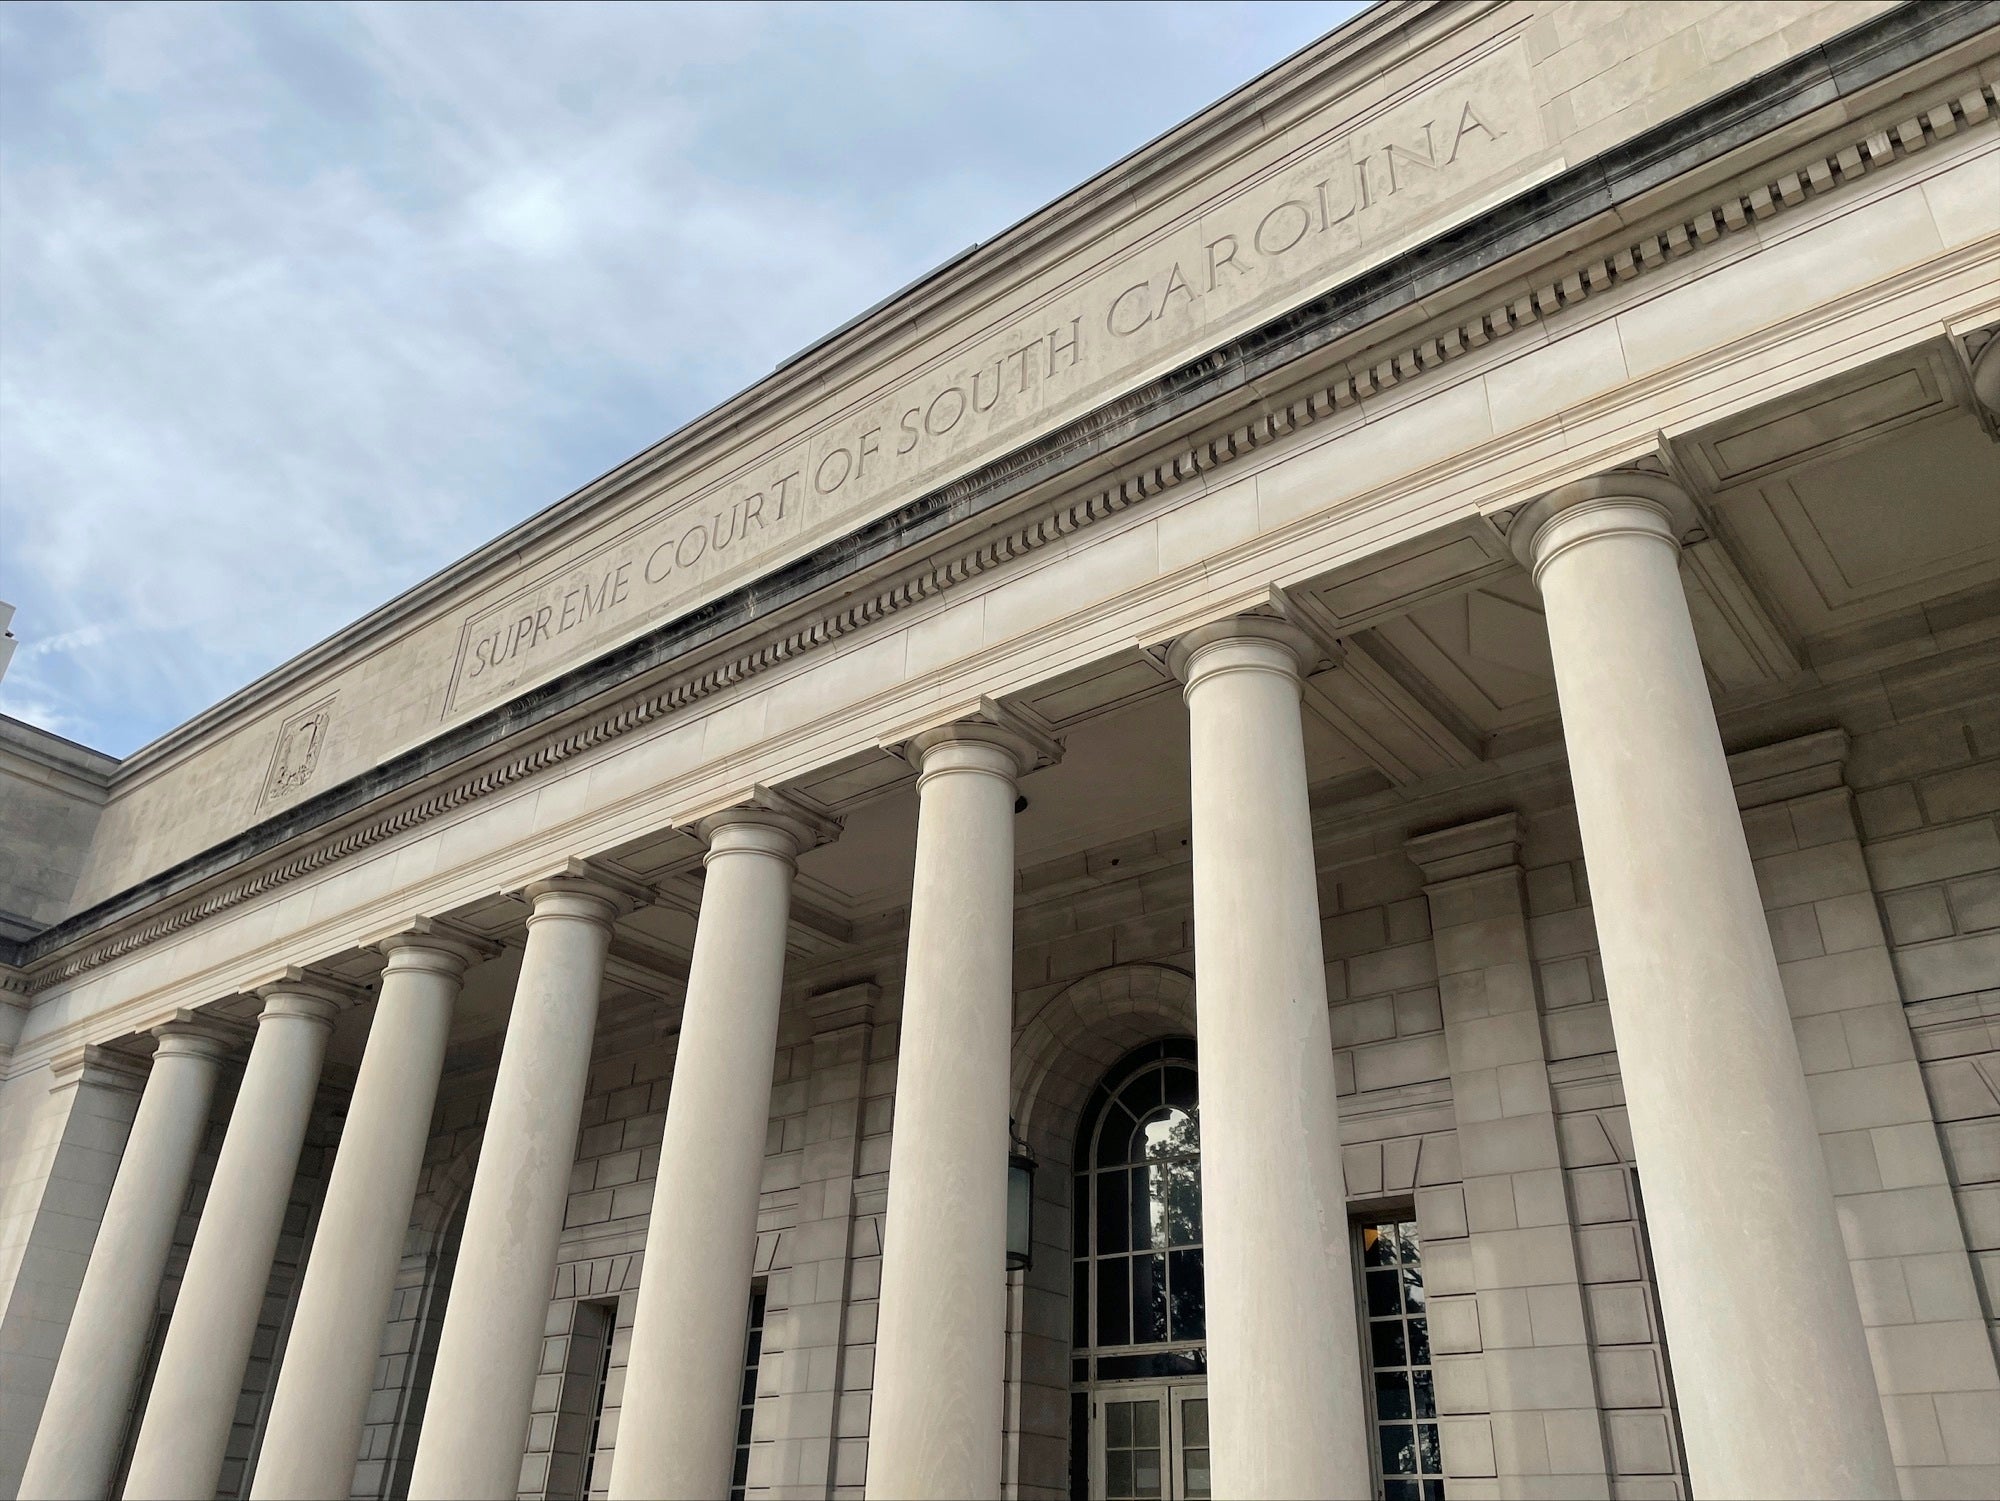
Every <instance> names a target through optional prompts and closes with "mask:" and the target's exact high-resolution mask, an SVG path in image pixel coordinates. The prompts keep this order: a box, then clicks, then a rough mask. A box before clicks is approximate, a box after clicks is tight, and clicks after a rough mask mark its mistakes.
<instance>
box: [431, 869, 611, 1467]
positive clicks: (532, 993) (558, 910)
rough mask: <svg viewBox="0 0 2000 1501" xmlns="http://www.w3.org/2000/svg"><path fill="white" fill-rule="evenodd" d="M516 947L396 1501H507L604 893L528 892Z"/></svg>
mask: <svg viewBox="0 0 2000 1501" xmlns="http://www.w3.org/2000/svg"><path fill="white" fill-rule="evenodd" d="M529 896H530V899H531V900H532V901H533V903H534V911H533V913H532V915H531V916H530V917H529V918H528V946H527V951H526V952H525V953H524V954H523V955H522V958H521V976H520V979H519V981H518V982H517V983H516V985H515V987H514V1010H513V1014H512V1015H511V1016H510V1017H509V1018H508V1021H507V1040H506V1043H505V1044H504V1045H503V1046H502V1048H501V1052H500V1070H499V1074H498V1076H497V1077H496V1078H495V1079H494V1082H493V1103H492V1107H491V1109H490V1110H489V1112H488V1115H487V1120H486V1134H485V1136H484V1138H483V1139H482V1140H481V1142H480V1146H479V1169H478V1172H477V1173H476V1174H475V1175H474V1177H473V1180H472V1195H471V1199H470V1201H469V1202H468V1204H467V1206H466V1212H465V1230H464V1234H463V1237H462V1239H461V1240H460V1243H459V1252H458V1266H457V1268H456V1270H455V1271H454V1272H453V1275H452V1285H451V1301H450V1303H449V1304H448V1305H447V1307H446V1309H445V1316H444V1330H443V1332H442V1333H441V1334H440V1335H439V1338H438V1353H437V1363H436V1365H435V1366H434V1367H433V1368H432V1372H431V1389H430V1397H429V1400H428V1403H427V1405H426V1407H425V1410H424V1426H423V1432H422V1435H421V1436H420V1437H419V1439H418V1441H417V1460H416V1466H415V1468H414V1470H413V1472H412V1474H411V1478H410V1494H411V1495H412V1496H414V1497H418V1498H429V1497H467V1498H474V1501H476V1498H482V1497H492V1496H511V1495H513V1494H514V1491H515V1488H516V1486H517V1485H518V1484H519V1481H520V1470H521V1452H522V1449H523V1446H524V1444H525V1441H526V1436H527V1431H528V1413H529V1410H530V1409H531V1407H532V1406H533V1404H534V1392H535V1376H536V1373H537V1371H538V1369H539V1367H540V1358H541V1345H542V1327H543V1324H544V1322H545V1320H546V1318H547V1314H548V1305H549V1293H550V1288H551V1287H552V1286H553V1284H554V1281H555V1268H556V1246H557V1242H558V1241H559V1240H560V1238H561V1236H562V1223H563V1208H564V1206H565V1204H566V1203H567V1202H568V1198H569V1170H570V1166H571V1164H572V1163H573V1162H574V1161H575V1159H576V1138H577V1131H578V1128H579V1125H580V1121H581V1116H582V1112H583V1095H584V1089H585V1086H586V1085H587V1083H588V1082H589V1077H590V1048H591V1041H592V1038H593V1037H594V1036H595V1033H596V1028H597V1003H598V999H599V994H600V992H601V990H602V988H603V980H604V956H605V953H606V951H607V949H608V948H609V947H610V943H611V924H612V920H613V919H614V918H615V917H616V916H617V915H618V912H619V910H620V903H619V900H618V897H617V895H616V894H615V893H613V892H611V891H609V890H607V889H606V888H603V887H600V886H596V885H594V884H592V883H589V882H586V881H579V880H575V879H572V878H569V877H561V878H558V879H556V880H553V881H546V882H542V883H540V884H538V885H536V886H534V887H531V888H530V890H529Z"/></svg>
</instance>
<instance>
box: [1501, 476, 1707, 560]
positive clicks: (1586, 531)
mask: <svg viewBox="0 0 2000 1501" xmlns="http://www.w3.org/2000/svg"><path fill="white" fill-rule="evenodd" d="M1646 512H1651V513H1652V515H1653V516H1654V518H1655V519H1654V520H1653V521H1651V522H1650V523H1648V522H1643V521H1640V522H1636V524H1635V517H1636V516H1638V515H1642V514H1644V513H1646ZM1700 521H1701V517H1700V514H1699V513H1698V512H1697V511H1696V510H1695V507H1694V502H1693V501H1692V500H1690V499H1688V496H1687V492H1686V491H1685V490H1683V489H1681V487H1680V486H1679V485H1677V484H1675V483H1674V482H1673V481H1672V480H1670V479H1668V478H1667V477H1666V476H1665V475H1663V474H1648V473H1646V472H1644V471H1643V470H1638V469H1614V470H1612V471H1611V472H1610V473H1608V474H1593V475H1592V476H1590V478H1588V479H1580V480H1576V481H1573V482H1572V483H1570V484H1567V485H1563V486H1560V487H1559V488H1557V489H1554V490H1551V491H1549V493H1548V494H1546V495H1543V496H1540V497H1538V498H1537V499H1535V500H1531V501H1529V502H1528V503H1527V504H1526V505H1525V506H1523V507H1522V508H1521V509H1520V510H1518V511H1516V512H1515V513H1514V520H1513V524H1512V525H1510V526H1509V527H1508V528H1507V542H1508V545H1509V546H1511V547H1512V548H1513V550H1514V556H1515V557H1516V558H1517V559H1519V560H1520V564H1521V566H1522V567H1523V568H1525V569H1527V570H1528V572H1529V573H1531V574H1533V575H1534V576H1535V577H1536V578H1537V580H1539V579H1540V577H1541V571H1542V569H1543V568H1544V567H1546V566H1547V564H1548V561H1549V559H1550V558H1552V557H1554V556H1555V555H1556V554H1557V553H1558V552H1561V551H1562V550H1563V549H1564V548H1566V547H1569V546H1570V545H1572V544H1574V543H1577V542H1582V541H1586V540H1588V539H1589V538H1591V537H1594V536H1601V535H1604V534H1606V533H1612V532H1633V531H1640V530H1644V531H1649V532H1651V533H1652V534H1654V535H1656V536H1658V537H1659V538H1660V539H1661V540H1662V541H1664V542H1666V543H1668V544H1669V545H1670V546H1672V547H1674V548H1675V549H1676V550H1678V549H1679V547H1680V541H1681V538H1682V537H1684V536H1686V535H1687V534H1688V533H1689V532H1690V531H1692V530H1694V528H1695V527H1696V526H1698V525H1699V524H1700Z"/></svg>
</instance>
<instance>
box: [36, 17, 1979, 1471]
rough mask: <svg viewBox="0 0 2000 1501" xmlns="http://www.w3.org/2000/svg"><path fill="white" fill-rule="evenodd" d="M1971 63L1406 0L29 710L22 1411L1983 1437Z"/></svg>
mask: <svg viewBox="0 0 2000 1501" xmlns="http://www.w3.org/2000/svg"><path fill="white" fill-rule="evenodd" d="M1996 83H2000V5H1996V4H1993V3H1990V0H1984V3H1974V0H1941V3H1931V4H1905V5H1897V4H1878V3H1872V0H1871V3H1838V4H1836V3H1821V0H1783V3H1769V4H1722V3H1706V0H1697V3H1687V4H1673V5H1667V4H1647V5H1640V4H1619V3H1601V4H1587V3H1574V0H1571V3H1560V4H1558V3H1548V0H1402V3H1397V0H1388V3H1384V4H1381V5H1378V6H1376V7H1374V8H1373V9H1371V10H1369V11H1367V12H1365V13H1364V14H1363V15H1362V16H1360V17H1359V18H1357V19H1356V20H1354V21H1353V22H1351V23H1349V24H1347V25H1345V26H1343V27H1341V28H1340V29H1338V30H1337V31H1335V32H1333V33H1331V34H1330V35H1328V36H1327V37H1325V38H1324V39H1323V40H1321V41H1320V42H1319V43H1317V44H1315V45H1314V46H1312V47H1310V48H1308V49H1307V50H1305V51H1304V52H1302V53H1300V54H1299V55H1297V56H1296V57H1294V58H1292V59H1290V60H1288V61H1287V62H1285V63H1283V64H1281V65H1280V66H1279V67H1277V68H1275V69H1273V70H1272V71H1271V72H1270V73H1268V74H1266V75H1264V76H1263V77H1261V78H1259V79H1257V80H1255V81H1254V82H1252V83H1250V84H1248V85H1246V86H1245V87H1244V88H1243V89H1241V90H1240V91H1238V92H1237V93H1236V94H1234V95H1232V96H1231V97H1229V98H1227V99H1225V100H1223V101H1222V102H1220V103H1219V104H1217V105H1215V106H1214V107H1213V108H1211V109H1209V110H1207V111H1206V112H1204V113H1203V114H1201V115H1199V116H1197V117H1195V118H1194V119H1192V120H1190V121H1188V122H1187V123H1186V124H1185V125H1183V126H1181V127H1179V128H1178V129H1176V130H1175V131H1173V132H1171V133H1170V134H1168V135H1166V136H1164V137H1162V138H1161V139H1159V140H1158V141H1155V142H1154V143H1153V144H1151V145H1149V146H1147V147H1146V148H1144V149H1143V150H1141V151H1139V152H1138V153H1136V154H1135V155H1133V156H1132V157H1131V158H1129V159H1127V160H1126V161H1123V162H1121V163H1118V164H1117V165H1116V166H1114V167H1112V168H1111V169H1109V170H1108V171H1106V172H1105V173H1104V174H1102V175H1101V176H1099V177H1097V178H1095V179H1093V180H1092V181H1090V182H1088V183H1086V184H1084V185H1083V186H1082V187H1080V188H1078V189H1077V190H1076V191H1075V192H1073V193H1071V194H1069V195H1068V196H1066V197H1064V198H1063V199H1061V200H1060V201H1058V202H1057V203H1055V204H1053V205H1051V206H1050V207H1049V208H1047V209H1046V210H1044V211H1042V212H1040V213H1038V214H1037V215H1035V216H1033V217H1032V218H1029V219H1027V220H1025V221H1023V222H1022V223H1021V224H1019V225H1016V226H1015V227H1014V228H1012V229H1010V230H1008V231H1007V232H1006V233H1004V234H1002V235H1000V236H998V237H996V238H995V239H993V240H992V241H990V242H988V243H987V244H985V245H983V246H981V247H979V248H978V249H977V250H975V251H973V252H971V253H969V254H967V255H966V256H964V257H961V258H960V259H958V260H956V261H954V262H952V263H950V264H949V265H947V266H946V267H943V268H941V269H940V270H939V271H937V272H936V273H934V274H933V275H931V276H930V277H928V278H927V279H925V280H924V281H922V282H921V283H919V284H917V285H916V286H914V287H912V288H911V289H909V290H907V291H906V292H904V293H901V294H899V295H898V296H897V297H896V298H894V299H892V300H891V301H889V302H888V303H885V304H884V305H882V306H881V307H878V308H876V309H874V310H871V311H870V312H869V313H867V314H866V315H864V316H863V317H861V318H859V319H857V320H855V321H854V322H853V323H851V324H849V325H847V326H846V327H844V328H842V329H840V330H838V331H837V332H835V333H834V334H832V335H830V336H828V338H826V339H825V340H823V341H822V342H821V343H819V344H817V345H815V346H813V347H812V348H810V349H808V350H807V351H805V352H804V353H802V354H800V355H799V356H797V357H796V358H795V359H794V360H792V361H790V362H789V363H787V364H786V365H784V366H782V367H781V368H780V369H779V370H777V371H776V372H775V373H773V374H772V375H771V376H770V377H769V378H767V379H766V380H765V381H763V382H762V383H760V384H759V385H757V386H756V387H754V388H753V389H751V390H749V391H747V392H745V393H744V394H743V395H741V396H740V397H738V398H736V399H735V400H733V401H732V402H730V403H727V404H726V405H724V406H722V407H720V408H718V409H717V410H716V411H715V412H713V413H711V414H709V415H708V416H706V417H704V418H702V419H700V420H699V421H697V422H695V423H693V424H692V425H690V426H689V427H688V428H686V429H684V430H683V431H681V432H679V433H677V434H675V435H674V436H673V437H671V438H669V439H667V440H665V441H664V442H662V443H661V444H660V445H658V446H657V447H656V448H654V449H652V450H650V451H648V452H647V453H644V454H642V455H640V456H639V457H637V458H635V459H633V460H632V461H631V462H630V463H629V464H626V465H625V466H623V467H621V468H620V469H618V470H616V471H614V472H613V473H611V474H609V475H606V476H605V477H604V478H603V479H601V480H599V481H597V482H595V483H594V484H592V485H590V486H588V487H586V488H585V489H583V490H581V491H579V492H578V493H577V494H575V495H573V496H571V497H569V498H567V499H565V500H563V501H561V502H560V503H559V504H556V505H554V506H552V507H551V508H550V509H548V510H547V511H545V512H543V513H542V514H540V515H538V516H537V517H535V518H534V519H532V520H530V521H529V522H527V523H525V524H524V525H522V526H521V527H519V528H517V529H515V530H514V531H513V532H510V533H509V534H507V535H506V536H504V537H501V538H499V539H497V540H496V541H495V542H493V543H492V544H491V545H490V546H488V547H486V548H484V549H482V550H481V551H479V552H478V553H475V554H474V555H472V556H470V557H468V558H466V559H464V560H463V561H462V562H460V563H458V564H455V565H453V566H452V567H451V568H448V569H447V570H445V571H444V572H442V573H440V574H438V575H437V576H435V577H434V578H432V579H430V580H428V581H427V582H425V583H424V584H422V585H420V586H418V587H417V588H415V589H413V590H411V591H409V592H408V593H407V594H405V595H404V596H402V597H401V598H399V599H397V600H395V601H394V602H393V603H391V604H389V605H387V606H385V607H384V608H383V609H381V610H379V611H377V612H376V613H374V614H373V615H371V616H369V617H367V618H366V619H364V620H361V621H359V622H357V623H356V624H354V625H353V626H351V627H349V628H348V629H346V630H344V631H342V632H341V633H340V634H338V635H336V636H334V637H333V638H331V639H329V640H328V641H326V642H325V643H323V644H322V645H320V646H318V647H316V648H314V649H313V650H312V651H310V652H308V653H306V654H305V655H304V656H302V657H300V658H298V659H297V660H295V661H293V662H291V663H289V664H287V665H286V666H284V667H282V668H280V669H278V670H277V671H275V672H273V673H272V674H270V675H269V676H267V677H266V678H264V679H262V680H260V681H259V682H257V683H255V684H253V685H251V686H250V687H248V688H246V689H245V690H243V691H242V692H241V693H239V694H237V695H236V696H234V697H233V698H231V699H229V700H227V701H226V702H224V703H222V704H219V705H217V706H216V707H215V708H213V709H211V710H210V711H208V712H207V713H205V714H203V715H201V716H200V717H199V718H197V719H195V720H193V721H192V722H190V723H189V724H187V725H185V726H183V727H182V728H180V729H178V730H176V731H174V732H173V733H172V734H170V735H168V736H166V737H165V738H164V739H162V740H160V741H159V742H157V743H155V744H154V745H152V746H149V747H147V748H146V749H144V750H142V751H140V752H138V753H137V754H135V755H133V756H131V757H129V758H127V759H125V760H123V761H114V760H112V759H110V758H108V757H103V756H99V755H96V754H95V753H93V752H90V751H87V750H85V749H83V748H81V747H78V746H73V745H70V744H68V743H67V742H63V741H60V740H57V739H55V738H54V737H52V736H49V735H46V734H43V733H41V732H39V731H36V730H34V729H31V728H29V727H28V726H25V725H21V724H18V723H14V722H11V721H10V722H7V723H6V724H5V725H4V726H0V773H4V783H0V829H4V835H0V838H4V843H0V922H4V923H5V925H6V932H5V936H4V949H0V959H4V960H5V961H6V965H5V968H4V969H0V976H4V981H5V985H6V991H5V1000H6V1007H5V1009H4V1015H5V1017H6V1020H7V1030H6V1033H5V1034H4V1037H0V1041H5V1042H6V1043H7V1047H6V1049H5V1051H4V1052H0V1079H4V1082H3V1083H0V1383H4V1396H0V1492H4V1493H6V1494H17V1493H18V1494H20V1495H24V1496H106V1495H112V1494H124V1495H129V1496H135V1497H153V1496H195V1497H208V1496H223V1497H237V1496H252V1497H288V1496H296V1497H322V1496H351V1497H355V1498H364V1497H368V1498H372V1497H403V1496H406V1495H408V1496H420V1497H433V1496H438V1497H442V1496H467V1497H492V1496H501V1495H509V1496H515V1495H518V1496H521V1497H536V1498H540V1497H548V1498H558V1497H584V1496H599V1495H611V1496H621V1497H645V1496H712V1497H720V1496H722V1495H724V1494H741V1495H748V1496H766V1497H825V1496H834V1497H850V1496H862V1495H866V1496H871V1497H885V1498H886V1497H903V1496H937V1497H944V1496H966V1497H984V1496H995V1495H1005V1496H1009V1497H1023V1498H1028V1497H1059V1496H1073V1497H1103V1498H1134V1497H1155V1498H1190V1501H1192V1498H1197V1497H1203V1496H1208V1495H1211V1494H1212V1495H1215V1496H1228V1497H1233V1496H1343V1497H1360V1496H1368V1495H1375V1496H1382V1497H1384V1498H1386V1501H1435V1498H1439V1497H1447V1496H1448V1497H1451V1498H1453V1501H1459V1498H1475V1497H1500V1496H1509V1497H1514V1496H1532V1497H1557V1496H1563V1497H1567V1496H1578V1497H1605V1496H1617V1497H1632V1498H1654V1497H1659V1498H1666V1497H1689V1496H1702V1497H1747V1496H1759V1497H1761V1496H1867V1497H1886V1496H1894V1495H1901V1496H1907V1497H1913V1498H1914V1497H1929V1496H1993V1495H1995V1494H2000V1373H1996V1362H1995V1323H1994V1314H1995V1310H1996V1298H2000V338H1996V331H2000V99H1996Z"/></svg>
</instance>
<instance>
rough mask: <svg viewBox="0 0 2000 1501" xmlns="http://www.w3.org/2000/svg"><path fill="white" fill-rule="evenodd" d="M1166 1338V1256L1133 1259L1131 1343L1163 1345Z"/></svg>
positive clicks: (1135, 1257) (1136, 1257)
mask: <svg viewBox="0 0 2000 1501" xmlns="http://www.w3.org/2000/svg"><path fill="white" fill-rule="evenodd" d="M1166 1338H1167V1258H1166V1257H1164V1256H1134V1257H1133V1258H1132V1343H1133V1344H1135V1345H1157V1344H1164V1343H1165V1342H1166Z"/></svg>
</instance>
